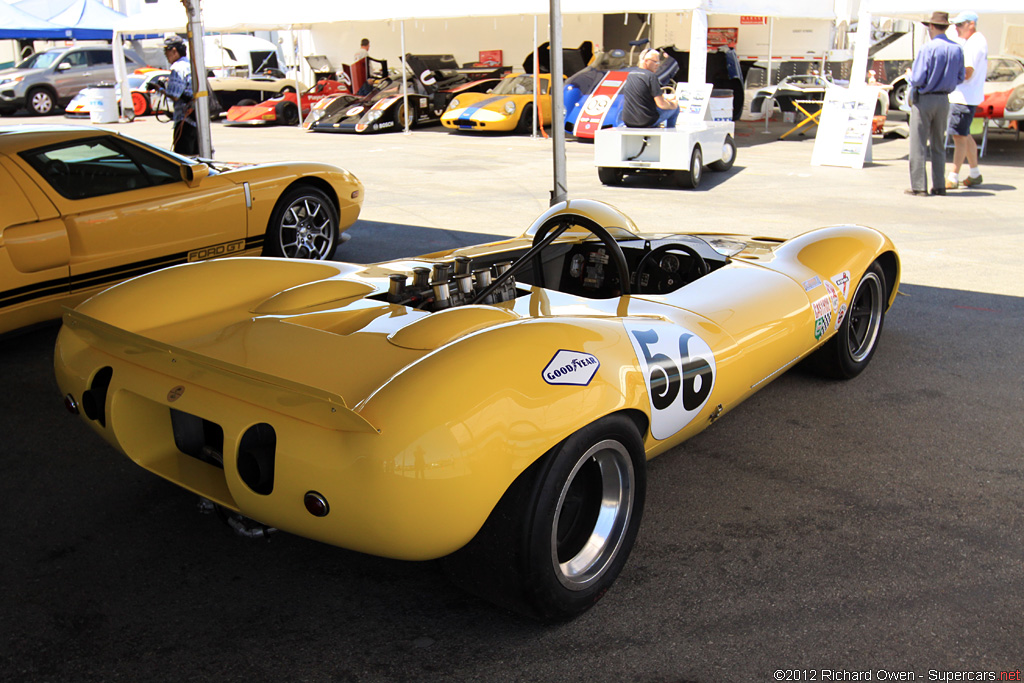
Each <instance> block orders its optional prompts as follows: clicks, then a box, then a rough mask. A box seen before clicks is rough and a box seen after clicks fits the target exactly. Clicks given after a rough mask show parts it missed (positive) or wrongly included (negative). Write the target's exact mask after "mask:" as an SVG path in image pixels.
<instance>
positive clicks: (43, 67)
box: [0, 45, 145, 116]
mask: <svg viewBox="0 0 1024 683" xmlns="http://www.w3.org/2000/svg"><path fill="white" fill-rule="evenodd" d="M125 60H126V61H127V63H128V73H131V72H132V71H134V70H135V69H137V68H139V67H142V66H145V64H144V63H143V61H142V60H141V59H140V58H139V56H138V55H137V54H135V53H134V52H132V51H131V50H125ZM113 80H114V50H113V48H111V47H110V46H109V45H80V46H75V47H56V48H53V49H50V50H46V51H45V52H37V53H36V54H34V55H32V56H31V57H29V58H28V59H26V60H25V61H23V62H22V63H21V64H18V65H17V66H14V67H11V68H10V69H3V70H2V71H0V114H12V113H14V112H15V111H17V110H18V109H20V108H22V107H24V108H25V109H27V110H28V111H29V113H31V114H36V115H39V116H42V115H45V114H53V113H56V112H57V111H58V109H57V105H64V104H66V103H67V102H69V101H71V98H72V97H74V96H75V95H77V94H78V91H79V90H81V89H82V88H86V87H88V86H90V85H95V84H96V83H99V82H100V81H113Z"/></svg>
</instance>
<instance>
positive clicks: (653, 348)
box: [625, 320, 716, 439]
mask: <svg viewBox="0 0 1024 683" xmlns="http://www.w3.org/2000/svg"><path fill="white" fill-rule="evenodd" d="M625 326H626V331H627V332H628V334H629V339H630V341H632V342H633V349H634V351H636V357H637V360H639V361H640V369H641V370H642V371H643V374H644V383H645V384H646V385H647V394H648V396H649V398H650V402H651V435H652V436H653V437H654V438H656V439H667V438H669V437H670V436H672V435H674V434H677V433H678V432H679V431H680V430H681V429H683V427H685V426H686V425H688V424H689V423H690V421H691V420H693V418H695V417H696V416H697V413H699V412H700V409H701V408H702V407H703V406H704V404H705V403H707V400H708V396H710V395H711V389H712V388H713V387H714V385H715V375H716V368H715V356H714V354H713V353H712V352H711V347H710V346H708V345H707V342H705V341H704V340H703V339H701V338H700V337H698V336H697V335H695V334H694V333H692V332H690V331H689V330H686V329H684V328H682V327H679V326H677V325H672V324H670V323H663V322H657V321H653V320H651V321H627V322H625Z"/></svg>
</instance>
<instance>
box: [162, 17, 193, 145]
mask: <svg viewBox="0 0 1024 683" xmlns="http://www.w3.org/2000/svg"><path fill="white" fill-rule="evenodd" d="M187 52H188V48H186V47H185V41H184V40H182V39H181V38H180V37H178V36H171V37H170V38H168V39H166V40H165V41H164V56H165V57H166V58H167V63H168V64H170V66H171V73H170V75H169V76H168V77H167V85H166V89H165V91H164V92H165V93H166V94H167V96H168V97H170V98H171V99H172V100H173V101H174V114H173V116H172V120H173V121H174V133H173V139H172V147H171V148H172V149H173V150H174V151H175V152H177V153H178V154H185V155H188V156H198V155H199V133H198V130H197V129H196V115H195V105H194V104H193V102H192V64H191V63H190V62H189V60H188V58H187V57H186V54H187Z"/></svg>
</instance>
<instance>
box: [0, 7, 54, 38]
mask: <svg viewBox="0 0 1024 683" xmlns="http://www.w3.org/2000/svg"><path fill="white" fill-rule="evenodd" d="M69 37H71V36H70V32H69V30H68V29H65V28H63V27H61V26H58V25H56V24H51V23H50V22H48V21H46V20H45V19H40V18H39V17H37V16H34V15H32V14H29V13H27V12H25V11H23V10H20V9H18V8H17V7H14V6H13V5H8V4H7V3H6V2H4V1H3V0H0V38H4V39H17V38H24V39H29V38H34V39H38V40H60V39H62V38H69Z"/></svg>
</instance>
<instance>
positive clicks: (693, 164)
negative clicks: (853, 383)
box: [673, 145, 704, 190]
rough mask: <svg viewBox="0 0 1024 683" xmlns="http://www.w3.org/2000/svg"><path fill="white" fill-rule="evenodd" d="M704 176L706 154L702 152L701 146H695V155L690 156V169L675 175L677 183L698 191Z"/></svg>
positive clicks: (677, 172)
mask: <svg viewBox="0 0 1024 683" xmlns="http://www.w3.org/2000/svg"><path fill="white" fill-rule="evenodd" d="M703 176H704V154H703V153H702V152H701V151H700V145H694V146H693V153H692V154H690V167H689V170H686V171H676V172H675V173H674V174H673V177H674V178H675V181H676V183H677V184H678V185H679V186H680V187H684V188H687V189H690V190H696V189H697V188H698V187H700V180H701V178H702V177H703Z"/></svg>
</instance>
